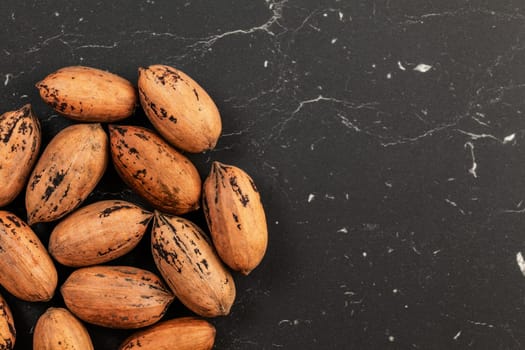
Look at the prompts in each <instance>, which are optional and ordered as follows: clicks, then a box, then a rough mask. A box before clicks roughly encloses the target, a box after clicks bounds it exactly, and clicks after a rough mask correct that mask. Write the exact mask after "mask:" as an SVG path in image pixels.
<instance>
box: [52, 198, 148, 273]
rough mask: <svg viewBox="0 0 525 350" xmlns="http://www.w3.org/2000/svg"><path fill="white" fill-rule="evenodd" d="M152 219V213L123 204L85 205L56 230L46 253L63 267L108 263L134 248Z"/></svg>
mask: <svg viewBox="0 0 525 350" xmlns="http://www.w3.org/2000/svg"><path fill="white" fill-rule="evenodd" d="M152 217H153V214H152V213H150V212H148V211H145V210H144V209H142V208H140V207H139V206H137V205H135V204H133V203H130V202H126V201H122V200H106V201H100V202H96V203H93V204H90V205H87V206H85V207H83V208H80V209H78V210H76V211H74V212H73V213H72V214H71V215H69V216H67V217H66V218H64V219H63V220H62V221H60V222H59V223H58V225H57V226H55V228H54V229H53V232H52V233H51V236H50V238H49V253H50V254H51V255H52V256H53V257H54V258H55V259H56V260H57V261H58V262H59V263H61V264H62V265H66V266H74V267H78V266H89V265H98V264H102V263H105V262H108V261H110V260H113V259H116V258H118V257H120V256H122V255H124V254H126V253H128V252H129V251H131V250H132V249H133V248H135V246H136V245H137V244H138V243H139V242H140V240H141V239H142V236H143V235H144V233H145V232H146V229H147V227H148V223H149V222H150V220H151V218H152Z"/></svg>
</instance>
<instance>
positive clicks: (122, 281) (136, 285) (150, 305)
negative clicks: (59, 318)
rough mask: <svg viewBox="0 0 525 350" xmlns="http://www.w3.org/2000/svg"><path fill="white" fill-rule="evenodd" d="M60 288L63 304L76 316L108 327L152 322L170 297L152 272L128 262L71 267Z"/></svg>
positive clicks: (125, 326)
mask: <svg viewBox="0 0 525 350" xmlns="http://www.w3.org/2000/svg"><path fill="white" fill-rule="evenodd" d="M60 290H61V292H62V297H63V298H64V302H65V303H66V306H67V308H68V309H69V310H70V311H71V312H72V313H73V314H75V315H76V316H77V317H78V318H80V319H81V320H83V321H85V322H88V323H92V324H95V325H99V326H103V327H109V328H122V329H131V328H140V327H146V326H149V325H152V324H154V323H155V322H157V321H159V320H160V319H161V318H162V316H164V313H165V312H166V310H167V309H168V306H169V305H170V304H171V302H172V301H173V299H174V296H173V294H172V293H171V291H170V290H169V288H168V287H166V285H165V284H164V283H163V282H162V280H161V279H160V278H159V277H157V276H156V275H155V274H153V273H152V272H149V271H146V270H143V269H139V268H136V267H129V266H92V267H84V268H81V269H78V270H75V271H74V272H73V273H72V274H71V275H70V276H69V277H68V278H67V280H66V282H65V283H64V284H63V285H62V287H61V289H60Z"/></svg>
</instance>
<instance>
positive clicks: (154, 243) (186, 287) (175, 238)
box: [151, 212, 235, 317]
mask: <svg viewBox="0 0 525 350" xmlns="http://www.w3.org/2000/svg"><path fill="white" fill-rule="evenodd" d="M151 250H152V252H153V260H154V261H155V264H156V265H157V268H158V269H159V271H160V273H161V275H162V277H164V280H165V281H166V283H167V284H168V285H169V286H170V288H171V290H172V291H173V293H175V295H176V296H177V298H178V299H179V300H180V301H181V302H182V303H183V304H184V305H186V307H187V308H189V309H190V310H192V311H193V312H195V313H196V314H198V315H200V316H204V317H215V316H222V315H227V314H228V313H229V312H230V308H231V306H232V304H233V301H234V300H235V283H234V281H233V278H232V276H231V274H230V272H228V270H227V269H226V267H225V266H224V265H223V264H222V262H221V261H220V259H219V257H218V256H217V253H216V252H215V249H213V246H212V245H211V242H210V241H209V239H208V237H206V235H205V234H204V232H203V231H202V230H201V229H200V228H199V227H198V226H197V225H195V224H194V223H192V222H191V221H189V220H186V219H184V218H181V217H177V216H169V215H164V214H161V213H159V212H156V213H155V219H154V221H153V230H152V232H151Z"/></svg>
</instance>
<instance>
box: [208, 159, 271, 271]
mask: <svg viewBox="0 0 525 350" xmlns="http://www.w3.org/2000/svg"><path fill="white" fill-rule="evenodd" d="M202 203H203V205H202V207H203V209H204V214H205V216H206V221H207V223H208V228H209V229H210V233H211V237H212V239H213V243H214V245H215V248H216V249H217V252H218V253H219V256H220V257H221V259H222V261H224V262H225V263H226V265H228V266H229V267H230V268H232V269H233V270H236V271H240V272H241V273H243V274H245V275H247V274H249V273H250V272H251V271H252V270H253V269H254V268H255V267H256V266H257V265H259V263H260V262H261V260H262V258H263V256H264V254H265V252H266V247H267V245H268V229H267V226H266V215H265V213H264V208H263V206H262V203H261V197H260V195H259V192H258V190H257V188H256V187H255V184H254V183H253V180H252V179H251V177H250V176H249V175H248V174H246V172H244V171H243V170H242V169H239V168H237V167H234V166H232V165H225V164H221V163H219V162H214V163H213V165H212V168H211V173H210V175H209V176H208V177H207V178H206V180H205V181H204V186H203V199H202Z"/></svg>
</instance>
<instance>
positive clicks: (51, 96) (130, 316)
mask: <svg viewBox="0 0 525 350" xmlns="http://www.w3.org/2000/svg"><path fill="white" fill-rule="evenodd" d="M37 87H38V89H39V91H40V95H41V97H42V99H43V100H44V101H45V102H46V103H48V104H49V105H50V106H52V107H53V108H54V109H55V110H56V111H57V112H58V113H60V114H62V115H64V116H66V117H68V118H71V119H74V120H76V121H79V122H80V123H77V124H74V125H72V126H69V127H66V128H65V129H63V130H62V131H60V132H59V133H58V134H57V135H55V136H54V137H53V139H52V140H51V141H50V142H49V143H48V144H47V145H46V147H45V149H44V150H43V152H42V154H41V155H40V157H38V156H39V153H40V146H41V131H40V126H39V121H38V118H37V117H36V116H35V115H34V113H33V111H32V109H31V106H30V105H25V106H23V107H22V108H20V109H19V110H16V111H11V112H6V113H4V114H3V115H1V116H0V179H1V181H2V182H3V183H2V185H1V186H0V208H1V207H4V206H6V205H7V204H9V203H10V202H11V201H13V200H14V199H15V197H17V196H18V195H19V194H20V193H21V192H22V191H23V190H24V189H25V206H26V210H27V220H26V221H24V220H22V219H20V218H19V217H17V216H16V215H14V214H13V213H11V212H8V211H5V210H4V211H2V210H0V284H1V285H2V286H3V287H4V288H5V289H6V290H7V291H8V292H9V293H11V294H12V295H14V296H15V297H17V298H19V299H21V300H25V301H48V300H50V299H51V298H52V297H53V295H54V293H55V289H56V288H57V283H58V277H57V271H56V268H55V265H54V261H53V259H54V260H56V261H57V262H58V263H60V264H63V265H65V266H70V267H75V268H77V269H76V270H74V271H73V272H72V273H71V274H70V276H69V277H68V278H67V280H66V281H65V282H64V283H63V284H62V286H61V287H60V292H61V294H62V297H63V299H64V302H65V305H66V307H67V309H66V308H49V309H48V310H47V311H46V312H45V313H44V314H43V315H41V317H40V318H39V320H38V322H37V324H36V326H35V328H34V335H33V348H34V349H37V350H39V349H55V350H56V349H79V350H80V349H82V350H86V349H93V345H92V342H91V339H90V337H89V334H88V332H87V331H86V329H85V327H84V326H83V324H82V322H81V321H80V320H82V321H84V322H88V323H91V324H95V325H99V326H103V327H110V328H121V329H136V328H142V327H148V328H144V329H142V330H140V331H138V332H137V333H135V334H133V335H132V336H130V337H129V338H128V339H127V340H125V341H124V343H123V344H122V345H121V346H120V349H133V348H135V347H136V346H137V347H140V348H141V349H155V350H158V349H192V350H200V349H211V348H212V347H213V344H214V341H215V328H214V327H213V325H212V324H210V323H209V322H208V321H206V320H204V319H201V318H199V317H197V316H196V317H183V318H177V319H172V320H167V321H162V322H159V323H157V321H159V320H160V319H161V318H162V317H163V316H164V314H165V312H166V310H167V308H168V307H169V305H170V304H171V303H172V301H173V300H174V299H175V298H178V299H179V300H180V301H181V302H182V303H183V304H184V305H185V306H186V307H187V308H189V309H190V310H191V311H193V312H194V313H195V314H196V315H198V316H202V317H215V316H221V315H227V314H228V313H229V312H230V308H231V306H232V304H233V302H234V299H235V284H234V280H233V278H232V275H231V273H230V271H229V269H228V267H229V268H230V269H232V270H235V271H239V272H241V273H242V274H245V275H247V274H248V273H250V271H252V270H253V269H254V268H255V267H256V266H257V265H258V264H259V263H260V262H261V260H262V258H263V256H264V254H265V251H266V246H267V242H268V234H267V226H266V218H265V213H264V210H263V206H262V204H261V201H260V196H259V193H258V191H257V188H256V187H255V184H254V183H253V181H252V179H251V178H250V176H249V175H248V174H246V173H245V172H244V171H243V170H241V169H239V168H237V167H235V166H231V165H225V164H221V163H219V162H213V165H212V167H211V171H210V174H209V175H208V176H207V178H206V179H205V181H204V183H202V182H201V178H200V175H199V173H198V171H197V169H196V168H195V166H194V165H193V164H192V163H191V161H190V160H189V159H188V158H187V157H186V156H185V155H183V154H182V153H180V151H184V152H189V153H197V152H203V151H205V150H209V149H212V148H213V147H214V146H215V144H216V143H217V140H218V138H219V136H220V134H221V118H220V114H219V112H218V110H217V107H216V105H215V103H214V102H213V101H212V99H211V98H210V97H209V95H208V94H207V93H206V92H205V91H204V89H203V88H202V87H201V86H199V85H198V84H197V83H196V82H195V81H194V80H193V79H192V78H190V77H189V76H187V75H186V74H184V73H183V72H181V71H179V70H177V69H175V68H172V67H169V66H164V65H153V66H150V67H148V68H140V69H139V80H138V94H137V91H136V89H135V88H134V86H133V85H132V84H131V83H130V82H129V81H127V80H125V79H123V78H121V77H119V76H117V75H115V74H111V73H108V72H106V71H102V70H98V69H95V68H89V67H66V68H63V69H60V70H58V71H56V72H54V73H52V74H50V75H49V76H47V77H46V78H45V79H44V80H42V81H41V82H39V83H38V84H37ZM138 99H140V104H141V105H142V108H143V109H144V111H145V114H146V116H147V117H148V119H149V120H150V121H151V123H152V124H153V126H154V128H155V129H156V132H155V131H153V130H149V129H146V128H142V127H137V126H127V125H109V128H108V129H109V137H108V135H107V133H106V132H105V131H104V129H103V127H102V125H101V123H114V122H116V121H120V120H122V119H125V118H127V117H129V116H131V115H132V114H133V113H134V110H135V108H136V106H137V104H138V103H137V100H138ZM157 132H158V134H157ZM179 150H180V151H179ZM110 159H111V161H112V163H113V166H114V167H115V169H116V170H117V172H118V174H119V176H120V177H121V178H122V180H123V181H124V183H126V184H127V185H128V186H129V187H130V188H132V189H133V190H134V191H135V192H136V193H137V194H138V195H140V196H141V197H143V198H144V199H145V200H146V201H147V202H148V203H150V204H151V206H152V207H153V208H155V209H156V210H155V211H154V212H153V213H152V212H150V211H147V210H145V209H143V208H141V207H140V206H138V205H136V204H134V203H130V202H127V201H124V200H120V199H114V200H105V201H100V202H96V203H93V204H90V205H87V206H84V207H82V208H79V207H80V206H81V204H82V203H83V202H84V200H85V199H86V198H87V197H88V195H89V194H90V193H91V192H92V191H93V189H94V188H95V186H96V185H97V183H98V182H99V180H100V179H101V178H102V176H103V174H104V172H105V170H106V167H107V166H108V163H109V162H110ZM200 207H202V209H203V211H204V215H205V218H206V222H207V224H208V229H209V233H210V235H211V238H212V240H210V239H209V238H208V236H207V234H206V233H205V232H204V231H203V230H202V229H201V228H199V227H198V226H197V225H195V224H194V223H192V222H191V221H189V220H187V219H185V218H183V217H180V216H178V215H182V214H185V213H188V212H190V211H193V210H197V209H199V208H200ZM152 219H153V223H152V225H151V226H152V227H151V252H152V255H153V260H154V262H155V264H156V266H157V268H158V271H159V272H160V274H161V276H157V275H155V274H154V273H152V272H150V271H147V270H144V269H141V268H137V267H131V266H109V265H103V264H104V263H106V262H108V261H111V260H113V259H116V258H118V257H121V256H123V255H124V254H127V253H128V252H130V251H131V250H132V249H133V248H134V247H136V246H137V244H138V243H139V241H140V240H141V239H142V237H143V236H144V235H145V233H146V231H147V230H148V227H150V221H151V220H152ZM56 220H60V221H59V222H58V224H57V225H56V226H55V227H54V229H53V231H52V232H51V234H50V237H49V246H48V249H46V248H45V247H44V246H43V245H42V243H41V242H40V240H39V238H38V237H37V235H36V234H35V233H34V232H33V230H32V229H31V227H30V225H33V224H36V223H39V222H53V221H56ZM225 265H227V267H226V266H225ZM15 324H16V323H15V322H14V321H13V317H12V314H11V312H10V310H9V307H8V305H7V304H6V302H5V300H4V299H3V298H2V297H1V296H0V348H1V349H12V348H13V347H14V344H15V338H16V331H15Z"/></svg>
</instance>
